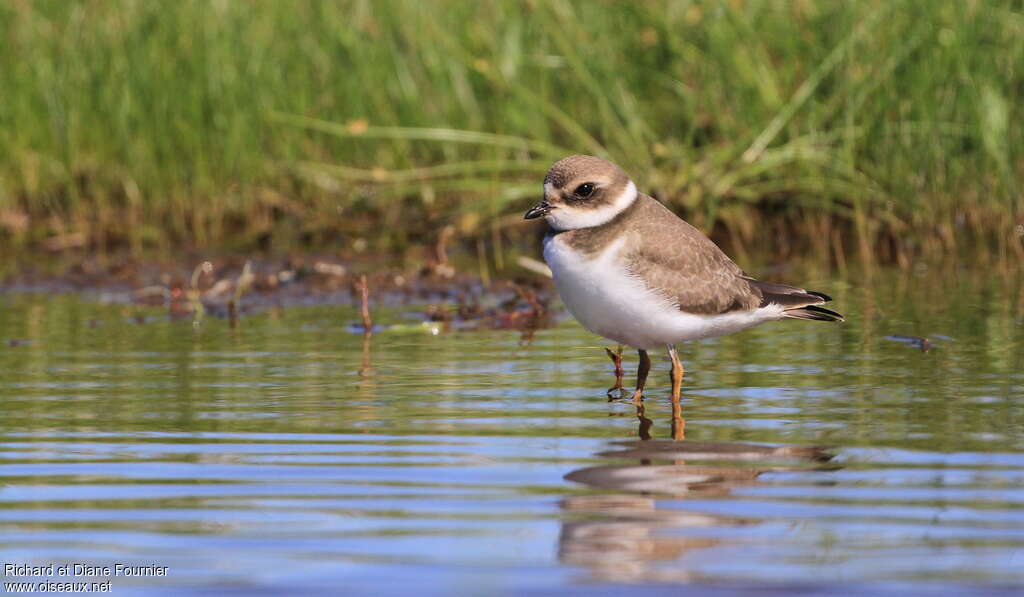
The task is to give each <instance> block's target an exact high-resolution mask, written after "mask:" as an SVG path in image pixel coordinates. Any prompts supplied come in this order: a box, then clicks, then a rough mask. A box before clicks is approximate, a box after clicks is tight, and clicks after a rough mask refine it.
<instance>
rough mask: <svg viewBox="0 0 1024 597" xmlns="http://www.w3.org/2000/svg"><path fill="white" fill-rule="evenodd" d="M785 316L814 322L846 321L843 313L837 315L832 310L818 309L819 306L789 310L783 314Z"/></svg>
mask: <svg viewBox="0 0 1024 597" xmlns="http://www.w3.org/2000/svg"><path fill="white" fill-rule="evenodd" d="M783 316H784V317H791V318H793V319H811V320H814V321H839V322H842V321H846V319H844V318H843V315H842V314H841V313H836V312H835V311H833V310H832V309H826V308H825V307H818V306H817V305H807V306H805V307H800V308H799V309H787V310H786V311H785V312H784V313H783Z"/></svg>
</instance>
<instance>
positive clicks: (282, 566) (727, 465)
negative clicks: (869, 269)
mask: <svg viewBox="0 0 1024 597" xmlns="http://www.w3.org/2000/svg"><path fill="white" fill-rule="evenodd" d="M815 287H816V288H820V289H822V290H827V291H830V292H831V293H833V294H834V295H835V296H836V299H837V300H836V303H835V305H836V308H837V309H839V310H841V311H843V312H845V313H846V314H847V317H848V322H847V323H846V324H843V325H830V324H821V323H813V322H802V321H793V322H785V323H776V324H769V325H766V326H762V327H760V328H758V329H756V330H753V331H749V332H745V333H743V334H739V335H736V336H732V337H728V338H724V339H720V340H716V341H706V342H702V343H699V344H695V345H691V346H685V347H682V348H681V354H682V357H683V359H684V364H685V365H686V367H687V377H686V381H685V387H684V402H683V405H682V412H681V413H680V414H679V415H678V419H679V420H677V421H676V423H675V428H676V431H677V434H676V435H683V434H684V433H685V440H684V441H675V440H673V439H672V436H673V433H672V431H673V413H672V409H671V407H670V404H669V401H668V399H667V393H668V388H667V385H668V383H667V382H668V380H667V377H668V373H667V371H668V368H667V363H666V362H665V360H664V359H663V358H662V355H658V356H657V357H655V358H654V371H653V373H652V378H651V383H650V384H649V390H648V398H647V401H646V404H645V406H644V407H643V409H642V410H638V409H637V408H636V407H635V406H634V405H632V404H631V403H629V402H608V401H607V399H606V398H605V389H606V388H607V387H608V386H609V385H610V383H611V381H612V376H611V364H610V362H609V361H608V359H607V357H606V356H605V355H604V354H603V350H602V348H601V347H602V346H603V344H602V342H601V341H600V340H599V339H598V338H596V337H594V336H591V335H589V334H587V333H586V332H584V331H583V330H582V329H580V328H579V327H578V326H577V325H576V324H575V323H573V322H572V321H571V320H564V321H563V322H562V323H561V324H560V325H559V326H558V327H556V328H554V329H549V330H541V331H539V332H537V333H536V334H534V335H533V336H532V338H531V337H525V336H523V335H522V334H521V333H519V332H457V333H442V334H440V335H431V334H428V333H421V332H417V331H415V330H412V329H410V327H409V326H406V327H405V328H403V330H404V331H383V332H379V333H377V334H375V335H374V336H373V337H372V339H371V340H369V341H364V338H363V337H362V336H360V335H357V334H353V333H351V332H350V331H349V330H348V329H347V324H348V323H350V322H351V321H353V320H355V319H357V317H356V315H355V313H354V312H353V310H352V309H351V308H350V307H348V306H329V307H301V308H298V307H297V308H288V309H283V310H282V309H271V310H267V311H263V312H261V313H258V314H255V315H252V316H249V317H247V318H244V319H243V320H242V321H241V323H240V326H239V327H238V329H237V330H232V329H230V328H229V326H228V323H227V322H226V321H223V320H219V319H206V320H204V321H202V322H201V323H199V324H196V325H193V323H192V322H191V321H180V320H179V321H172V320H169V319H167V318H166V317H165V316H164V315H163V313H162V312H161V311H159V310H156V309H147V308H142V307H136V306H125V305H106V304H102V302H96V301H90V300H85V299H81V298H76V297H70V296H38V295H0V341H3V344H0V412H2V419H0V477H2V478H0V529H2V533H0V560H2V561H3V563H21V564H26V563H27V564H35V565H47V564H51V563H54V564H57V565H60V564H74V563H81V564H88V565H106V566H111V567H113V566H114V565H115V564H131V565H151V566H166V567H167V573H166V576H161V577H155V578H150V577H123V576H119V577H116V578H109V577H100V578H99V579H93V580H111V584H112V588H113V590H114V593H115V594H130V593H138V594H142V593H145V594H156V593H160V594H168V595H180V594H225V593H238V594H253V593H268V594H269V593H279V592H299V593H308V594H312V593H318V592H351V593H374V594H392V595H394V594H403V595H404V594H408V593H409V591H415V594H441V593H445V594H453V593H454V594H489V595H493V594H510V593H514V594H565V593H577V594H584V593H586V594H610V593H613V592H620V591H622V590H623V589H625V590H628V591H630V592H638V591H641V592H656V593H665V594H679V593H694V594H723V595H724V594H735V593H749V594H758V595H763V594H766V593H767V594H789V593H792V592H794V591H802V592H804V594H813V593H816V592H820V593H836V592H840V593H842V592H847V591H851V590H853V589H854V588H856V589H857V590H864V591H867V592H869V593H870V594H881V593H891V594H899V595H913V594H933V593H934V594H940V593H945V594H964V593H975V594H979V595H980V594H995V593H1006V594H1012V593H1015V592H1016V591H1017V590H1019V589H1021V588H1022V586H1024V581H1022V573H1021V570H1022V569H1024V373H1022V370H1024V358H1022V356H1021V355H1022V350H1024V322H1022V318H1024V308H1022V303H1024V298H1022V293H1021V287H1020V284H1019V282H1017V281H1008V280H1003V279H986V280H984V281H981V282H978V281H976V280H975V281H972V282H968V281H958V279H957V278H956V277H954V276H949V277H939V276H932V277H927V276H925V277H885V276H882V277H880V278H876V279H874V280H873V281H872V282H871V284H870V289H869V290H865V289H864V288H861V287H858V286H857V285H853V284H850V283H844V282H841V281H831V280H818V281H817V282H816V284H815ZM140 316H141V317H140ZM378 317H379V318H381V319H383V320H385V321H386V320H387V319H388V318H390V319H391V320H392V321H407V320H404V319H403V318H402V315H401V314H400V313H380V314H378ZM914 337H927V338H928V340H929V343H928V344H927V345H926V346H928V347H929V350H927V351H925V350H922V346H921V343H920V342H919V341H916V340H914V339H913V338H914ZM635 363H636V358H635V355H633V354H627V360H626V366H627V370H628V371H629V372H630V378H631V373H632V369H633V368H634V367H635ZM627 381H631V379H628V380H627ZM645 438H650V439H645ZM10 580H11V578H10V577H8V578H4V581H5V582H7V581H10ZM28 580H36V581H38V580H44V579H40V578H34V579H32V578H30V579H28ZM625 584H629V585H630V586H628V587H626V586H624V585H625ZM766 587H767V591H766V589H765V588H766Z"/></svg>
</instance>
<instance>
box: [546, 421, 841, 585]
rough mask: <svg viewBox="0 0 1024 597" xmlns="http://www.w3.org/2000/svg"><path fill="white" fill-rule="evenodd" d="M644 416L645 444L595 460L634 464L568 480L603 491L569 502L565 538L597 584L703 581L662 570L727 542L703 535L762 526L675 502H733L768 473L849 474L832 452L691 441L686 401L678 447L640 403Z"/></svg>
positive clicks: (676, 434)
mask: <svg viewBox="0 0 1024 597" xmlns="http://www.w3.org/2000/svg"><path fill="white" fill-rule="evenodd" d="M636 415H637V420H638V421H639V428H638V435H639V437H640V441H622V442H613V443H612V444H611V449H609V450H605V451H601V452H598V453H596V454H595V455H594V456H595V457H596V458H601V459H614V460H617V461H623V460H624V461H627V462H629V463H628V464H607V465H600V466H591V467H585V468H580V469H576V470H574V471H572V472H570V473H568V474H566V475H565V479H566V480H568V481H572V482H574V483H578V484H581V485H584V486H586V487H588V488H591V489H594V490H597V491H598V493H593V494H587V495H578V496H571V497H567V498H565V499H563V500H561V502H560V504H559V505H560V507H561V509H562V512H563V514H564V516H565V518H566V519H567V520H566V521H565V522H563V524H562V529H561V532H560V534H559V538H558V558H559V561H561V562H563V563H566V564H571V565H576V566H583V567H585V568H586V569H587V570H588V572H589V580H591V581H599V582H658V583H663V582H672V583H680V582H682V583H687V582H692V581H694V580H699V574H698V575H695V574H694V573H693V572H691V571H690V570H689V569H688V568H687V567H686V566H679V565H676V566H673V567H671V568H666V569H658V568H657V567H656V566H655V564H656V563H658V562H677V561H678V560H680V559H681V558H683V557H684V556H685V555H686V554H687V553H688V552H692V551H695V550H701V549H706V548H710V547H715V546H718V545H721V544H722V543H723V542H725V541H726V539H722V538H720V537H717V536H713V535H711V534H706V533H705V534H703V535H702V534H701V533H700V531H701V530H702V529H722V528H727V527H741V526H745V525H753V524H758V523H759V522H760V521H759V520H758V519H757V518H754V517H747V516H723V515H718V514H713V513H703V512H697V511H688V510H686V509H679V508H677V507H674V506H673V507H669V506H666V505H665V503H664V502H665V500H666V498H667V499H675V500H684V499H686V498H687V497H691V496H699V497H701V498H709V497H724V496H728V495H729V494H730V492H731V491H732V490H733V489H734V488H736V487H743V486H749V485H754V484H756V483H757V482H758V478H759V477H760V476H761V475H762V474H764V473H767V472H789V471H804V472H807V471H823V470H831V471H835V470H839V469H840V468H841V467H840V466H836V465H832V464H830V461H831V460H832V459H833V457H834V455H835V454H834V453H833V451H832V450H831V449H830V448H827V447H823V446H769V445H759V444H749V443H737V442H706V441H686V440H685V438H684V433H683V430H684V428H685V420H684V419H683V418H682V417H681V409H680V406H679V404H678V403H675V404H673V409H672V426H671V433H672V437H673V439H672V440H656V439H652V437H651V428H652V426H653V421H652V420H651V419H649V418H648V417H647V416H645V408H644V406H643V404H638V405H636ZM677 563H678V562H677ZM695 576H696V577H697V578H695Z"/></svg>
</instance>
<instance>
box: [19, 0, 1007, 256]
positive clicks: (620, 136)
mask: <svg viewBox="0 0 1024 597" xmlns="http://www.w3.org/2000/svg"><path fill="white" fill-rule="evenodd" d="M0 30H2V32H3V36H4V39H5V42H4V43H3V44H0V90H2V91H0V245H4V246H8V247H13V248H32V247H36V246H46V245H47V243H52V242H59V241H60V240H61V239H68V238H71V239H79V240H82V241H84V242H85V243H87V246H91V247H99V248H106V247H111V246H118V245H124V246H128V247H131V248H132V249H134V250H136V251H140V250H144V249H146V248H147V247H153V248H156V249H163V250H167V249H170V248H172V247H175V246H180V245H182V244H184V245H189V246H199V247H206V248H219V249H244V248H251V247H254V246H257V245H258V244H259V243H261V242H262V243H264V244H265V243H266V242H268V241H269V242H270V243H271V244H272V245H273V246H275V247H277V248H281V249H285V248H294V247H300V246H321V247H322V246H329V247H342V248H348V247H351V246H352V245H353V243H355V244H357V245H359V244H364V241H367V242H369V246H370V248H373V249H379V250H391V251H396V250H402V249H404V248H406V247H408V246H410V245H417V244H423V243H430V242H432V241H433V238H434V237H435V235H436V232H435V231H436V230H437V229H438V228H439V227H441V226H443V225H447V224H452V225H454V226H455V227H456V229H457V230H458V232H459V233H460V234H461V235H462V236H463V237H464V238H473V237H477V238H480V239H483V241H485V242H486V243H487V244H490V243H500V242H508V241H512V242H515V240H516V237H517V236H520V235H521V234H522V232H523V229H522V228H517V227H516V226H517V224H515V221H516V220H517V218H518V217H519V214H520V212H521V211H522V210H524V209H525V208H526V207H527V206H528V204H529V203H530V202H531V200H532V199H534V198H536V197H537V196H538V194H539V188H540V184H539V183H540V179H541V177H542V175H543V172H544V171H545V170H546V168H547V166H548V165H549V164H550V163H551V162H552V161H554V160H555V159H557V158H559V157H562V156H563V155H565V154H569V153H590V154H596V155H600V156H604V157H608V158H610V159H613V160H615V161H617V162H619V163H620V164H621V165H622V166H623V167H625V168H626V169H627V171H629V172H630V173H631V174H632V175H633V177H634V178H635V179H636V180H637V181H638V182H639V184H640V187H641V188H642V189H643V190H645V191H647V192H649V193H652V194H655V195H656V196H658V197H659V198H661V199H662V200H664V201H666V202H669V203H671V204H673V205H674V206H675V207H676V208H677V209H678V211H680V212H681V213H683V214H684V215H685V216H687V217H688V218H690V219H691V220H692V221H694V223H696V224H697V225H699V226H701V227H703V228H705V229H706V230H715V231H718V232H719V233H720V234H723V235H727V236H728V237H729V239H730V240H731V241H732V244H733V247H734V248H735V249H736V250H738V251H740V252H741V253H742V252H743V250H744V249H745V247H748V246H751V245H757V244H758V243H763V242H766V237H769V236H770V237H771V238H770V239H768V240H769V242H771V243H773V244H775V245H782V246H786V247H790V246H791V247H798V246H807V245H809V244H817V245H824V246H827V247H828V250H827V253H828V254H830V255H832V256H834V257H835V258H836V259H837V260H840V261H842V260H844V259H846V253H847V252H851V253H853V252H856V251H857V250H858V248H859V249H860V252H861V253H862V254H863V255H872V256H879V257H882V258H883V259H899V260H902V261H903V262H907V260H909V259H912V257H913V256H914V255H916V254H919V253H922V252H928V251H938V252H943V251H945V252H948V251H954V250H958V249H959V248H961V247H963V246H964V245H965V244H971V245H980V246H982V247H984V248H986V249H991V250H992V251H999V252H1001V253H1003V254H1010V255H1012V254H1013V252H1014V251H1018V252H1020V251H1021V250H1022V249H1021V241H1020V238H1019V236H1018V235H1017V234H1016V231H1015V226H1020V225H1022V224H1024V220H1022V218H1024V210H1022V209H1021V204H1022V203H1024V197H1022V195H1021V192H1022V191H1021V188H1020V182H1019V181H1020V180H1022V174H1024V126H1021V125H1020V123H1021V121H1022V116H1024V114H1022V105H1024V103H1022V102H1021V97H1022V95H1024V8H1022V6H1021V3H1020V2H1015V1H1005V2H1000V1H996V0H976V1H963V2H935V1H932V0H898V1H890V0H864V1H856V2H854V1H839V0H834V1H827V0H822V1H817V2H815V1H810V0H804V1H799V0H761V1H755V0H749V1H741V0H736V1H731V2H711V1H705V2H686V1H664V2H610V1H581V2H566V1H556V2H542V1H539V0H535V1H513V0H490V1H486V0H485V1H481V2H464V1H461V0H455V1H448V2H413V1H409V2H389V1H377V0H374V1H369V0H366V1H348V2H320V1H318V0H310V1H305V2H303V1H294V2H291V1H289V2H272V1H267V2H252V3H251V2H233V1H226V0H212V1H198V0H182V1H180V2H149V1H143V0H137V1H132V0H123V1H114V0H92V1H89V2H66V1H64V0H47V1H42V0H41V1H31V0H19V1H15V2H6V3H3V4H2V5H0ZM53 237H57V241H54V240H53ZM790 238H797V239H801V238H802V239H803V240H795V241H792V242H790V240H789V239H790ZM48 239H49V240H48ZM360 239H363V240H360ZM483 241H482V242H483ZM792 250H796V249H792Z"/></svg>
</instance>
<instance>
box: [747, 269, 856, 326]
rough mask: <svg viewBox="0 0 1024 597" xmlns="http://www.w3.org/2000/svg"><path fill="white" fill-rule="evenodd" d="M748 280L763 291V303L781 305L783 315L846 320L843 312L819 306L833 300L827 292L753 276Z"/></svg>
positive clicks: (794, 317) (819, 319)
mask: <svg viewBox="0 0 1024 597" xmlns="http://www.w3.org/2000/svg"><path fill="white" fill-rule="evenodd" d="M746 280H747V282H748V283H750V285H751V286H753V287H754V288H756V289H757V290H758V292H760V293H761V305H762V306H764V305H769V304H774V305H779V306H781V307H782V309H783V311H782V316H783V317H789V318H792V319H811V320H814V321H844V319H843V316H842V315H841V314H839V313H836V312H835V311H832V310H831V309H826V308H825V307H819V306H818V305H822V304H824V303H827V302H829V301H830V300H832V297H830V296H829V295H827V294H824V293H821V292H815V291H813V290H804V289H803V288H797V287H796V286H786V285H785V284H774V283H772V282H762V281H760V280H755V279H753V278H746Z"/></svg>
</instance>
